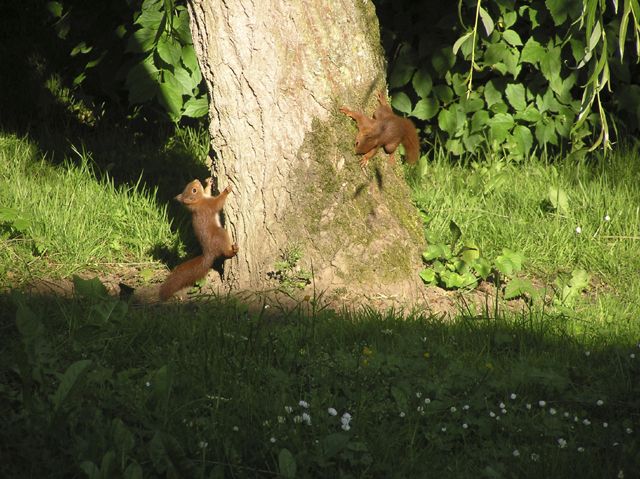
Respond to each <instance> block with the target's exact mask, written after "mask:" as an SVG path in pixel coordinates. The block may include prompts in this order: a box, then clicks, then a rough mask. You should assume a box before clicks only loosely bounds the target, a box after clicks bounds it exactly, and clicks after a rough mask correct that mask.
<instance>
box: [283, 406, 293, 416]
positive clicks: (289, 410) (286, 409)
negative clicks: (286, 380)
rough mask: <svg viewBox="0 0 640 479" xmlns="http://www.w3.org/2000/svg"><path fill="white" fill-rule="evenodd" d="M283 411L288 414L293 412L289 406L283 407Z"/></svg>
mask: <svg viewBox="0 0 640 479" xmlns="http://www.w3.org/2000/svg"><path fill="white" fill-rule="evenodd" d="M284 410H285V411H287V412H288V413H289V414H291V413H292V412H293V408H292V407H291V406H285V407H284Z"/></svg>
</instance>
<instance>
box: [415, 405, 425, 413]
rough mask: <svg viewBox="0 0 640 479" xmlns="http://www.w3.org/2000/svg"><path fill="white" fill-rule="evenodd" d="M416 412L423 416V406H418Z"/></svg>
mask: <svg viewBox="0 0 640 479" xmlns="http://www.w3.org/2000/svg"><path fill="white" fill-rule="evenodd" d="M416 411H418V412H419V413H420V414H424V406H418V407H417V408H416Z"/></svg>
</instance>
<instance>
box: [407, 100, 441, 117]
mask: <svg viewBox="0 0 640 479" xmlns="http://www.w3.org/2000/svg"><path fill="white" fill-rule="evenodd" d="M439 106H440V103H439V102H438V99H437V98H423V99H422V100H420V101H418V103H416V106H415V108H414V109H413V112H411V116H413V117H415V118H417V119H418V120H430V119H431V118H433V117H434V116H435V115H436V114H437V113H438V108H439Z"/></svg>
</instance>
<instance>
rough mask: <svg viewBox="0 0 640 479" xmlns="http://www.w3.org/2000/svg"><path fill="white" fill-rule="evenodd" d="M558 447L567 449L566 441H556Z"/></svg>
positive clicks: (561, 439)
mask: <svg viewBox="0 0 640 479" xmlns="http://www.w3.org/2000/svg"><path fill="white" fill-rule="evenodd" d="M558 446H560V449H564V448H565V447H567V441H566V440H565V439H563V438H560V439H558Z"/></svg>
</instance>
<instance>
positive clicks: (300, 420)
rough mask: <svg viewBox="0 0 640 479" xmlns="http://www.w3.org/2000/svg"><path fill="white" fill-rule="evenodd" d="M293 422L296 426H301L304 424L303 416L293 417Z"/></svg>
mask: <svg viewBox="0 0 640 479" xmlns="http://www.w3.org/2000/svg"><path fill="white" fill-rule="evenodd" d="M293 422H295V423H296V424H300V423H301V422H302V416H298V415H296V416H293Z"/></svg>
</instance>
